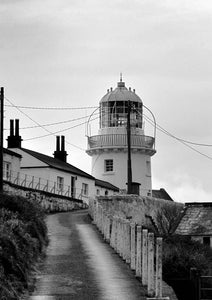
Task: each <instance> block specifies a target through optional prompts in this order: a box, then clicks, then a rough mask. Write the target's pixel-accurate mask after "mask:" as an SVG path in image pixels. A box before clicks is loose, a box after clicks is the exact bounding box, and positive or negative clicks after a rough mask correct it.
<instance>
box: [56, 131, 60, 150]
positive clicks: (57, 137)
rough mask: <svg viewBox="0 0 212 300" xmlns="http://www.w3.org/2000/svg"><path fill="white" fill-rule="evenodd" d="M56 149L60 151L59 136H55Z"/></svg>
mask: <svg viewBox="0 0 212 300" xmlns="http://www.w3.org/2000/svg"><path fill="white" fill-rule="evenodd" d="M56 151H60V136H59V135H57V136H56Z"/></svg>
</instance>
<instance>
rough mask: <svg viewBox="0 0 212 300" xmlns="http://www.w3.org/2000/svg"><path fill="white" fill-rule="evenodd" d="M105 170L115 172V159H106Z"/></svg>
mask: <svg viewBox="0 0 212 300" xmlns="http://www.w3.org/2000/svg"><path fill="white" fill-rule="evenodd" d="M104 172H105V173H109V172H114V163H113V159H105V160H104Z"/></svg>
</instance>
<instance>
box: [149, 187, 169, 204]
mask: <svg viewBox="0 0 212 300" xmlns="http://www.w3.org/2000/svg"><path fill="white" fill-rule="evenodd" d="M152 197H153V198H158V199H164V200H169V201H173V199H172V198H171V197H170V195H169V194H168V193H167V191H166V190H165V189H163V188H161V189H159V190H152Z"/></svg>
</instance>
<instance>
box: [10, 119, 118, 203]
mask: <svg viewBox="0 0 212 300" xmlns="http://www.w3.org/2000/svg"><path fill="white" fill-rule="evenodd" d="M7 141H8V148H9V149H12V150H13V151H14V152H16V153H18V154H19V155H21V156H22V160H21V168H20V173H18V174H14V173H13V176H12V177H13V178H16V183H18V184H20V185H22V186H27V187H30V188H34V189H38V190H44V191H47V192H50V193H56V194H61V195H64V196H68V197H72V198H77V199H82V200H83V201H84V202H86V203H88V198H89V197H94V196H95V195H97V194H98V193H99V194H101V195H102V194H108V195H111V194H114V193H115V192H118V188H116V187H115V186H113V185H112V184H109V183H107V182H104V181H101V180H96V179H95V178H94V177H93V176H92V175H90V174H88V173H86V172H84V171H82V170H80V169H79V168H77V167H75V166H73V165H71V164H69V163H67V161H66V158H67V152H66V151H65V137H64V136H61V138H60V136H57V137H56V151H54V157H51V156H48V155H45V154H42V153H39V152H36V151H33V150H30V149H26V148H22V147H21V142H22V138H21V136H20V135H19V120H15V134H14V120H10V136H8V139H7Z"/></svg>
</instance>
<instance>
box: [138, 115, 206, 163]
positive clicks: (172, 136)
mask: <svg viewBox="0 0 212 300" xmlns="http://www.w3.org/2000/svg"><path fill="white" fill-rule="evenodd" d="M144 117H145V119H146V120H147V122H149V123H150V124H151V125H153V126H155V124H153V122H152V120H151V119H150V118H148V117H147V116H146V115H144ZM156 128H157V129H158V130H159V131H161V132H163V133H164V134H166V135H168V136H169V137H171V138H173V139H175V140H177V141H178V142H180V143H181V144H183V145H184V146H186V147H188V148H190V149H191V150H192V151H195V152H197V153H198V154H200V155H202V156H204V157H206V158H208V159H210V160H212V157H211V156H209V155H207V154H205V153H202V152H201V151H199V150H197V149H195V148H194V147H192V146H190V145H188V144H187V143H186V142H185V141H184V140H182V139H180V138H178V137H176V136H174V135H173V134H171V133H170V132H168V131H167V130H166V129H164V128H163V127H162V126H160V125H159V124H158V123H156Z"/></svg>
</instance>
